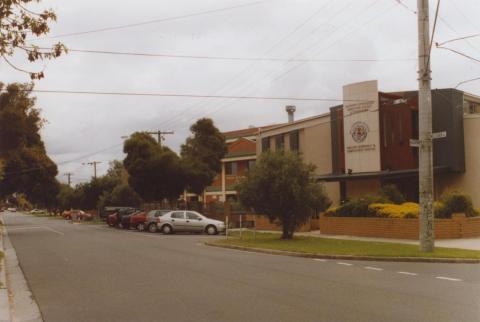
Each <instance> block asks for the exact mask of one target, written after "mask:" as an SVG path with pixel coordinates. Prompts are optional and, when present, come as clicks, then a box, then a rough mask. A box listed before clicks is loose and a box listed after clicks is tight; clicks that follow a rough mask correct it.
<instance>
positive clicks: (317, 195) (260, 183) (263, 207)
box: [238, 152, 331, 239]
mask: <svg viewBox="0 0 480 322" xmlns="http://www.w3.org/2000/svg"><path fill="white" fill-rule="evenodd" d="M314 170H315V166H314V165H312V164H305V163H304V162H303V160H302V158H301V156H300V155H298V154H297V153H293V152H268V153H264V154H262V155H261V156H260V158H259V160H258V162H257V164H256V165H255V168H254V169H251V170H250V171H249V172H248V174H247V176H246V177H245V179H244V180H243V181H242V182H241V183H240V185H239V186H238V195H239V199H240V202H241V203H242V204H243V205H245V206H247V207H249V208H253V209H254V210H255V212H257V213H259V214H264V215H267V216H268V217H269V219H270V220H271V221H274V220H279V221H280V222H281V224H282V230H283V233H282V239H291V238H292V237H293V234H294V231H295V228H297V227H299V226H300V225H302V224H304V223H305V222H306V221H307V220H308V219H309V217H310V215H311V214H312V212H314V211H323V210H325V209H326V208H328V206H329V205H330V203H331V202H330V200H329V198H328V197H327V195H326V193H325V190H324V187H323V185H322V184H320V183H317V182H315V181H314V179H313V174H314Z"/></svg>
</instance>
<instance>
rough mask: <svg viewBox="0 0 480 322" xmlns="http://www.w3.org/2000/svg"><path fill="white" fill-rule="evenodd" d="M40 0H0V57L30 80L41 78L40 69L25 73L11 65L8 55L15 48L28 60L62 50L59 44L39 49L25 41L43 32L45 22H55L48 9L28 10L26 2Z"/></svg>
mask: <svg viewBox="0 0 480 322" xmlns="http://www.w3.org/2000/svg"><path fill="white" fill-rule="evenodd" d="M32 2H40V0H1V1H0V56H2V58H3V60H4V61H5V62H6V63H7V64H9V65H10V66H11V67H13V68H14V69H16V70H19V71H21V72H25V73H28V74H30V77H31V79H41V78H43V77H44V74H43V71H40V72H29V71H26V70H24V69H22V68H20V67H17V66H16V65H14V64H13V63H12V62H11V61H10V60H9V58H8V57H9V56H13V55H14V54H15V52H16V51H17V50H21V51H24V52H25V54H26V55H27V59H28V61H30V62H35V61H37V60H45V59H52V58H56V57H58V56H60V55H61V54H62V53H64V52H66V51H67V49H66V47H65V46H64V45H63V44H62V43H56V44H55V45H53V47H51V48H47V49H45V48H40V47H38V46H36V45H33V44H31V43H29V40H32V36H33V37H38V36H42V35H46V34H47V33H48V32H49V31H50V28H49V23H50V22H52V21H55V20H56V19H57V16H56V15H55V12H54V11H53V10H51V9H47V10H43V11H41V12H34V11H33V10H30V9H28V8H27V7H28V6H29V4H30V3H32Z"/></svg>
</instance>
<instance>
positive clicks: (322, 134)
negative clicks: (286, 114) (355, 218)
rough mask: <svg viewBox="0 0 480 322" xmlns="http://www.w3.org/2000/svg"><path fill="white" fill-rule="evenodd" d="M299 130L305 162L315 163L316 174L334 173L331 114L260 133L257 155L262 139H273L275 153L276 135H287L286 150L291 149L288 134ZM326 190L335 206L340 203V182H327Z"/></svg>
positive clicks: (272, 148) (260, 149)
mask: <svg viewBox="0 0 480 322" xmlns="http://www.w3.org/2000/svg"><path fill="white" fill-rule="evenodd" d="M295 130H299V144H300V152H301V153H302V155H303V158H304V161H305V162H307V163H313V164H314V165H315V166H316V167H317V168H316V171H315V173H316V174H330V173H332V147H331V130H330V114H325V115H322V116H319V117H315V118H310V119H306V120H301V121H297V122H294V123H292V124H288V125H284V126H280V127H277V128H273V129H271V130H268V131H265V132H262V133H260V135H259V137H258V139H257V155H260V154H261V152H262V137H271V141H270V148H271V150H272V151H275V135H278V134H287V135H285V138H284V141H285V150H287V151H288V150H289V149H290V141H289V140H290V138H289V135H288V133H290V132H291V131H295ZM324 186H325V190H326V192H327V194H328V196H329V198H330V199H331V200H332V202H333V203H334V204H339V202H340V184H339V183H338V182H325V183H324Z"/></svg>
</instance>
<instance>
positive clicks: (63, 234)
mask: <svg viewBox="0 0 480 322" xmlns="http://www.w3.org/2000/svg"><path fill="white" fill-rule="evenodd" d="M42 227H43V228H45V229H48V230H50V231H52V232H54V233H56V234H59V235H62V236H65V233H64V232H61V231H59V230H56V229H53V228H50V227H47V226H42Z"/></svg>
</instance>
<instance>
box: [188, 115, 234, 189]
mask: <svg viewBox="0 0 480 322" xmlns="http://www.w3.org/2000/svg"><path fill="white" fill-rule="evenodd" d="M190 131H191V132H192V135H191V136H190V137H188V138H187V140H186V142H185V144H183V145H182V147H181V152H180V155H181V157H182V162H183V164H184V168H185V173H186V178H187V186H188V190H189V191H191V192H195V193H197V194H200V193H202V192H203V190H204V189H205V187H207V186H208V185H210V184H211V183H212V181H213V179H214V178H215V176H216V175H217V173H218V172H220V170H221V165H222V162H221V160H222V158H223V157H224V156H225V153H227V144H226V143H225V137H224V136H223V135H222V133H221V132H220V131H219V130H218V128H216V127H215V125H214V124H213V121H212V120H211V119H209V118H202V119H199V120H198V121H197V122H196V123H194V124H193V125H192V126H191V127H190Z"/></svg>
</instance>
